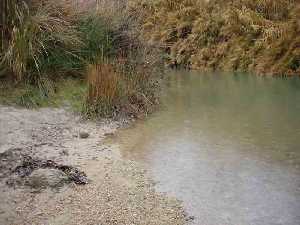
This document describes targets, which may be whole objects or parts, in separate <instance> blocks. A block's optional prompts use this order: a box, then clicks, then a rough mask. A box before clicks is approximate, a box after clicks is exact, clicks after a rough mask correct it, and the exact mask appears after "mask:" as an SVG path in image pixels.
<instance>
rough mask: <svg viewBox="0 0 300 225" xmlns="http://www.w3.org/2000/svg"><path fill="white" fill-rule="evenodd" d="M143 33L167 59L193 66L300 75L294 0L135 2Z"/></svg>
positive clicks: (299, 13)
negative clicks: (142, 12) (162, 50)
mask: <svg viewBox="0 0 300 225" xmlns="http://www.w3.org/2000/svg"><path fill="white" fill-rule="evenodd" d="M131 5H132V8H139V9H141V10H144V11H145V12H144V20H143V37H144V38H145V39H146V40H147V41H148V42H150V43H155V44H158V45H159V46H161V48H163V49H164V50H165V52H166V53H167V56H168V63H169V64H173V65H174V64H175V65H177V64H178V65H183V66H186V67H189V68H193V69H213V70H242V71H251V72H256V73H259V74H272V75H285V76H289V75H300V67H299V65H300V63H299V62H300V50H299V49H300V48H299V46H300V24H299V21H300V4H299V2H297V1H294V0H276V1H273V0H242V1H238V0H224V1H220V0H210V1H205V0H203V1H201V0H172V1H169V0H157V1H144V0H138V1H131Z"/></svg>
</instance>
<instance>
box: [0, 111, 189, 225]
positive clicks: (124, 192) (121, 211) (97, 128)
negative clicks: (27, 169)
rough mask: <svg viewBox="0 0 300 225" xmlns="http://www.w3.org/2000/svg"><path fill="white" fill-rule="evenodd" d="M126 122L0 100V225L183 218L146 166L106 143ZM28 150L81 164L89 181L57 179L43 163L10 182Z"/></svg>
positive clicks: (175, 220) (152, 221)
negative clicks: (4, 103)
mask: <svg viewBox="0 0 300 225" xmlns="http://www.w3.org/2000/svg"><path fill="white" fill-rule="evenodd" d="M122 124H123V122H122V123H120V122H112V121H108V120H105V121H104V120H103V121H102V122H98V123H94V122H93V123H92V122H87V121H82V120H81V119H80V118H79V117H76V116H75V115H74V114H72V113H70V112H68V111H66V110H64V109H50V108H43V109H39V110H28V109H17V108H13V107H4V106H1V107H0V163H1V164H0V190H1V191H0V198H1V204H0V224H3V225H5V224H7V225H8V224H10V225H11V224H18V225H21V224H31V225H32V224H59V225H62V224H72V225H74V224H81V225H82V224H147V225H149V224H170V225H174V224H184V223H185V215H184V212H183V209H182V207H181V206H180V204H179V202H178V201H177V200H175V199H171V198H168V197H167V196H165V195H162V194H159V193H156V192H155V190H154V186H153V185H154V184H153V182H152V181H151V180H150V179H149V178H148V177H147V175H146V174H145V171H144V170H143V169H142V168H141V166H139V165H137V164H136V163H135V162H132V161H125V160H123V159H122V158H121V157H120V155H119V153H118V150H117V149H114V148H112V147H110V146H107V145H105V144H103V140H104V138H105V136H107V135H113V133H114V132H115V131H116V129H117V128H118V127H119V126H121V125H122ZM83 133H86V134H88V135H82V134H83ZM87 136H88V137H87ZM24 156H27V157H28V156H30V157H33V158H39V159H43V160H53V161H54V162H56V163H60V164H64V165H72V166H76V167H77V168H79V169H80V170H81V171H84V172H85V173H86V174H87V177H88V179H89V183H88V184H87V185H83V186H79V185H76V184H73V183H67V184H59V182H56V180H57V179H59V178H57V177H55V176H57V175H56V172H53V171H46V172H45V169H43V170H41V169H36V172H35V173H34V175H33V173H32V175H30V176H29V177H27V178H26V179H27V180H26V182H19V181H18V180H16V181H18V182H8V181H9V180H11V179H15V178H16V175H14V174H12V171H13V170H11V169H12V168H15V167H16V166H18V165H17V164H18V162H19V161H18V160H20V159H21V160H22V157H24ZM49 173H50V175H49ZM18 179H19V178H18ZM21 179H25V178H21ZM8 184H10V185H8ZM12 184H13V185H12ZM49 184H52V185H51V186H49Z"/></svg>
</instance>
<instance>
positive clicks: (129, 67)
mask: <svg viewBox="0 0 300 225" xmlns="http://www.w3.org/2000/svg"><path fill="white" fill-rule="evenodd" d="M4 2H5V4H4V5H5V6H4V7H2V8H1V12H2V13H4V15H5V16H4V17H5V18H6V19H5V20H3V21H0V22H1V27H0V29H1V35H2V38H3V39H2V40H3V43H4V42H5V44H2V45H1V50H0V54H1V64H0V69H1V70H2V74H5V77H4V78H5V79H6V78H7V77H11V78H12V79H13V80H14V81H17V83H18V84H17V86H16V88H17V89H20V90H23V91H21V93H17V94H14V93H13V95H15V100H14V101H13V102H14V103H17V104H20V105H23V106H26V107H38V106H45V105H47V102H51V101H54V102H55V103H57V102H60V103H61V101H57V96H58V95H60V94H59V93H61V92H60V91H59V90H58V89H59V88H58V87H61V86H62V85H61V84H57V83H60V82H66V79H67V78H68V77H70V75H71V76H72V77H74V78H75V79H83V80H86V84H85V85H84V86H85V88H83V89H82V90H85V93H83V92H80V93H82V98H83V99H85V100H84V101H81V100H82V98H80V100H79V101H78V100H76V99H78V98H76V99H72V98H68V99H69V100H71V102H74V103H75V105H76V108H81V110H82V111H83V112H84V113H85V114H86V115H88V116H98V115H100V116H111V115H117V114H120V113H123V114H126V115H131V116H137V115H140V114H145V113H148V112H149V111H150V108H151V107H152V106H153V105H155V103H156V96H155V91H156V90H157V89H156V87H157V85H156V83H157V82H156V81H157V79H158V76H157V75H158V74H159V73H157V71H155V70H156V68H158V67H157V65H160V62H161V61H160V59H161V58H160V57H159V54H158V53H159V52H157V51H156V49H155V48H153V46H149V45H147V44H146V43H144V42H143V41H142V40H141V39H140V37H139V33H140V29H139V25H140V24H139V21H141V19H140V15H138V14H136V13H133V12H132V11H129V10H128V5H127V1H124V0H113V1H109V0H102V1H97V3H96V2H94V1H90V2H89V3H90V4H89V6H90V7H85V8H84V10H78V8H74V4H72V1H71V0H63V1H59V0H42V1H38V0H13V1H9V0H5V1H4ZM93 4H96V5H93ZM8 6H9V7H8ZM8 9H9V10H8ZM75 75H76V76H75ZM0 76H1V74H0ZM0 79H3V78H1V77H0ZM67 80H68V79H67ZM65 89H66V90H68V89H69V88H67V87H65ZM2 90H5V88H3V89H2ZM70 91H71V93H73V91H72V90H70ZM63 95H64V96H65V97H66V95H65V94H63ZM4 96H5V95H4ZM76 96H77V94H76ZM9 102H11V101H9ZM78 102H81V107H78V105H79V104H78ZM150 106H151V107H150Z"/></svg>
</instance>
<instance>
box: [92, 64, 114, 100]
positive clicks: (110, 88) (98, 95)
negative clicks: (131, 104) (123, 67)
mask: <svg viewBox="0 0 300 225" xmlns="http://www.w3.org/2000/svg"><path fill="white" fill-rule="evenodd" d="M118 80H119V75H118V74H117V73H116V72H115V71H114V67H113V66H112V65H110V64H107V63H102V64H95V65H89V66H88V70H87V81H88V87H89V88H88V102H89V104H92V105H94V104H97V102H101V101H104V102H107V103H108V104H112V103H113V102H114V101H115V100H116V98H117V96H118Z"/></svg>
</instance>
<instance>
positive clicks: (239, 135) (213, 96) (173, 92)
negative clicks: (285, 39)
mask: <svg viewBox="0 0 300 225" xmlns="http://www.w3.org/2000/svg"><path fill="white" fill-rule="evenodd" d="M164 90H165V91H164V93H163V98H162V109H161V110H160V111H158V112H157V113H155V114H154V115H153V116H151V117H150V118H149V119H147V120H146V121H142V122H138V123H137V124H136V125H135V126H134V127H132V128H130V129H126V130H123V131H121V132H119V134H118V137H117V139H118V142H119V143H120V146H121V152H122V155H123V156H124V157H125V158H129V159H134V160H137V161H140V162H142V163H144V164H145V166H146V168H147V169H148V170H149V171H150V173H151V174H152V175H153V177H154V180H156V181H158V185H157V188H158V190H159V191H162V192H167V193H168V194H169V195H172V196H175V197H177V198H178V199H180V200H182V201H183V204H184V206H185V208H186V210H187V212H188V213H189V214H190V215H193V216H195V220H194V221H193V223H194V224H204V225H227V224H228V225H269V224H270V225H271V224H272V225H273V224H274V225H275V224H276V225H279V224H282V225H297V224H300V80H299V79H275V78H263V77H256V76H250V75H246V74H239V75H230V74H199V73H190V72H172V74H170V77H169V79H168V80H167V82H166V87H165V88H164Z"/></svg>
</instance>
